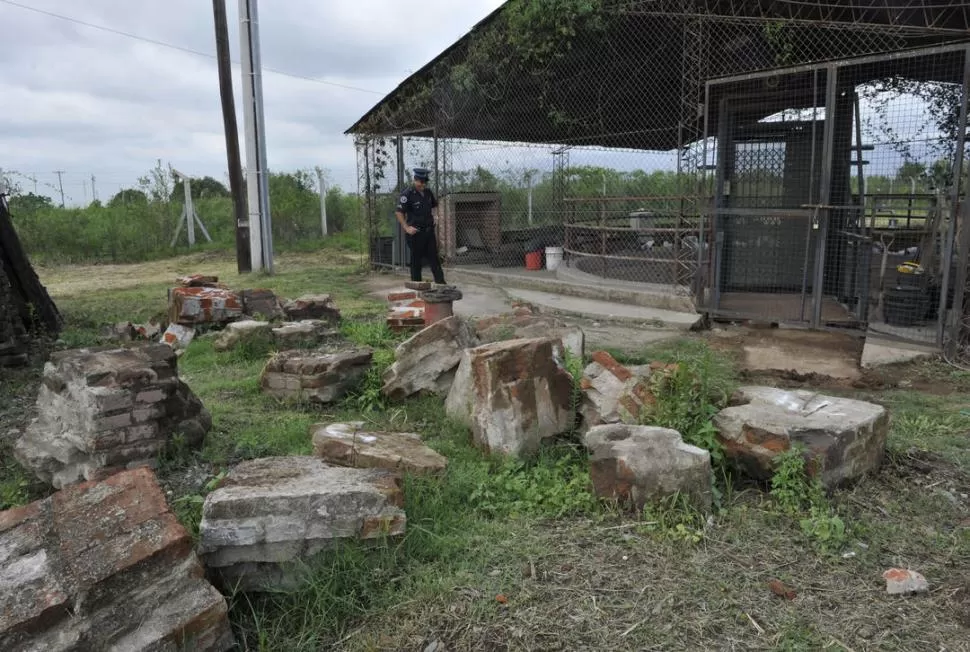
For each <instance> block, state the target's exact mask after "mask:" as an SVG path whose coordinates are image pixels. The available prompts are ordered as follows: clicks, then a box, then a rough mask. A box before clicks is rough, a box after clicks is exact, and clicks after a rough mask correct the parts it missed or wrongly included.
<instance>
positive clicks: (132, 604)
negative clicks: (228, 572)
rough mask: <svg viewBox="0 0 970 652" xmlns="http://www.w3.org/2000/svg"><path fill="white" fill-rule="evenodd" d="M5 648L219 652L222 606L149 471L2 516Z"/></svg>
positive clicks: (0, 625) (0, 600)
mask: <svg viewBox="0 0 970 652" xmlns="http://www.w3.org/2000/svg"><path fill="white" fill-rule="evenodd" d="M0 605H2V608H0V649H2V650H7V651H9V652H27V651H32V652H33V651H36V652H41V651H43V652H68V651H70V652H73V651H75V650H131V651H133V652H134V651H144V652H149V651H151V652H155V651H160V650H173V651H175V650H184V651H185V652H190V651H191V652H196V651H198V652H208V651H212V652H221V651H223V650H229V649H231V648H232V647H233V646H234V641H233V638H232V634H231V631H230V628H229V621H228V618H227V615H226V614H227V606H226V600H225V598H223V596H222V595H221V594H220V593H219V592H218V591H217V590H216V589H215V588H214V587H213V586H212V585H211V584H209V583H208V582H207V581H206V580H205V579H204V573H203V569H202V566H201V564H200V563H199V560H198V558H197V557H196V555H195V552H194V551H193V545H192V539H191V537H190V536H189V534H188V532H187V531H186V530H185V528H183V527H182V526H181V525H180V524H179V522H178V520H177V519H176V518H175V516H174V514H172V512H171V511H170V510H169V508H168V505H167V504H166V502H165V496H164V495H163V494H162V491H161V489H160V488H159V486H158V483H157V482H156V480H155V477H154V474H153V473H152V472H151V471H149V470H148V469H136V470H132V471H125V472H122V473H118V474H116V475H113V476H111V477H110V478H108V479H106V480H104V481H103V482H87V483H82V484H77V485H74V486H72V487H69V488H67V489H64V490H62V491H60V492H58V493H55V494H54V495H53V496H51V497H49V498H45V499H44V500H41V501H38V502H35V503H31V504H30V505H27V506H25V507H20V508H17V509H12V510H8V511H6V512H0Z"/></svg>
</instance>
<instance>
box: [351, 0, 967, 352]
mask: <svg viewBox="0 0 970 652" xmlns="http://www.w3.org/2000/svg"><path fill="white" fill-rule="evenodd" d="M542 4H543V3H541V2H534V1H529V0H513V1H512V2H509V3H506V5H504V6H503V7H502V8H500V9H499V10H498V11H496V12H495V13H493V14H492V15H491V16H489V17H488V18H486V19H485V20H484V21H482V22H481V23H480V24H479V25H477V26H476V27H475V28H474V29H473V30H472V31H471V32H470V33H469V34H468V35H467V36H466V37H464V38H463V39H462V40H460V41H459V42H458V43H456V44H455V45H454V46H452V47H451V48H449V49H448V50H447V51H445V52H444V53H443V54H442V55H441V56H439V58H438V59H436V60H435V61H433V62H432V63H430V64H429V65H428V66H426V67H425V68H424V69H422V70H420V71H418V72H417V73H416V74H415V75H413V76H412V77H410V78H409V79H408V80H406V81H405V82H404V83H402V84H401V86H400V87H399V88H398V89H397V90H396V91H394V93H392V94H391V95H390V96H388V97H387V98H385V100H384V101H382V102H381V103H380V104H378V105H377V106H376V107H374V109H372V110H371V111H370V112H368V113H367V114H366V115H365V116H364V117H363V118H362V119H361V120H360V121H359V122H358V123H357V124H356V125H354V126H353V127H352V128H351V130H350V131H351V132H352V133H354V134H355V135H356V138H357V143H358V153H359V158H358V164H359V170H360V188H361V192H362V194H363V195H364V196H365V198H366V202H365V211H366V216H367V224H368V229H369V233H370V241H371V260H372V262H374V263H375V264H382V265H404V264H406V262H407V255H408V252H407V249H406V247H405V246H404V241H403V237H402V235H401V233H400V232H399V230H398V229H397V228H396V226H395V223H394V219H393V205H394V201H395V198H396V197H397V194H398V192H399V191H400V190H401V188H402V187H403V186H405V185H406V184H407V183H408V182H409V177H410V170H411V168H413V167H416V166H422V167H428V168H430V169H432V170H433V171H434V177H433V180H432V189H433V190H435V191H436V193H437V195H438V196H439V198H440V202H441V211H440V216H439V238H440V241H441V245H442V246H441V251H442V254H443V256H445V257H446V258H447V261H448V262H449V264H451V265H463V266H485V267H489V268H506V269H509V270H510V271H512V270H515V269H535V268H538V267H541V266H542V258H543V256H545V258H546V263H547V265H546V267H554V266H555V265H554V264H549V263H550V262H552V263H557V262H558V261H559V260H560V257H561V258H562V263H561V265H560V266H559V267H558V269H557V270H556V271H555V274H556V275H557V276H559V277H565V278H569V279H571V280H574V281H577V282H583V281H588V282H590V283H597V284H603V283H614V284H635V285H637V286H640V287H649V288H650V289H651V290H652V291H661V292H669V293H671V294H678V295H690V296H692V297H694V298H695V299H696V303H697V306H698V308H700V309H703V310H705V311H707V312H710V313H711V314H713V315H715V316H718V315H720V316H724V317H729V318H746V319H747V318H757V319H766V320H770V321H775V322H793V323H801V324H806V325H810V326H814V327H818V328H825V327H832V328H854V329H860V330H861V329H863V328H865V327H867V326H869V325H872V327H873V328H875V329H877V330H881V331H882V332H884V333H885V334H886V335H887V336H895V337H900V338H904V339H909V340H917V341H923V342H929V343H935V344H939V343H941V342H942V340H943V328H942V325H943V321H944V319H945V314H946V310H947V307H948V306H952V305H953V303H952V302H953V299H952V297H953V291H952V288H953V287H954V286H955V283H957V282H959V279H958V278H957V277H958V276H959V275H958V274H956V273H955V271H954V266H953V265H952V264H951V261H952V260H953V257H954V254H955V252H959V251H960V249H959V248H958V247H955V246H953V245H954V235H955V233H956V231H957V229H956V219H955V216H956V214H957V208H958V205H959V202H958V201H957V200H958V198H959V197H961V196H962V192H963V191H962V188H961V186H960V179H961V178H962V177H961V175H953V174H952V173H948V171H950V170H954V169H960V168H959V167H955V166H959V165H961V163H960V161H961V160H962V143H963V133H964V132H963V131H961V130H960V129H961V123H960V117H959V113H960V111H959V107H961V106H963V105H964V104H965V100H964V97H965V82H964V71H965V68H966V60H965V59H966V57H965V56H964V50H963V48H962V46H954V45H949V44H950V43H952V42H955V41H957V40H960V39H963V38H964V37H965V34H966V29H967V27H968V26H967V24H966V20H967V17H966V15H964V13H963V12H962V10H960V8H959V7H957V5H958V4H960V3H940V2H935V3H925V2H916V0H908V1H906V2H903V1H902V0H899V1H897V2H894V3H887V4H886V6H882V4H883V3H873V2H868V1H867V2H864V3H863V2H855V1H853V0H843V1H841V2H835V1H834V0H833V1H828V2H824V1H818V2H808V1H805V2H773V3H750V2H740V1H738V2H725V1H720V2H715V1H713V0H712V1H708V2H697V1H696V0H639V1H632V0H631V1H620V0H600V1H598V2H588V1H582V2H580V1H579V0H577V1H576V2H570V1H564V2H560V3H557V11H555V12H552V11H543V8H542ZM889 4H892V5H893V6H891V7H890V6H889ZM915 49H919V54H915ZM904 52H906V53H908V54H906V55H905V56H904V55H903V54H902V53H904ZM867 56H868V57H871V58H868V59H866V58H865V57H867ZM957 267H959V265H957ZM537 273H538V272H537ZM545 273H547V274H548V273H551V272H548V271H547V272H545ZM960 287H962V286H960ZM917 293H918V295H919V300H918V301H917V300H915V299H914V297H915V296H916V295H917Z"/></svg>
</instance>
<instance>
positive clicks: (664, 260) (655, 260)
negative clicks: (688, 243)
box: [564, 249, 677, 264]
mask: <svg viewBox="0 0 970 652" xmlns="http://www.w3.org/2000/svg"><path fill="white" fill-rule="evenodd" d="M564 251H565V252H567V253H570V254H575V255H577V256H588V257H589V258H603V259H604V260H605V259H607V258H608V259H610V260H633V261H638V262H644V263H663V264H668V263H670V261H671V260H674V261H676V260H677V259H676V258H673V259H671V258H647V257H645V256H617V255H615V254H595V253H589V252H588V251H576V250H575V249H564Z"/></svg>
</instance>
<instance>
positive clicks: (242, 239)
mask: <svg viewBox="0 0 970 652" xmlns="http://www.w3.org/2000/svg"><path fill="white" fill-rule="evenodd" d="M212 15H213V19H214V22H215V28H216V61H217V62H218V64H219V99H220V100H221V102H222V124H223V127H224V130H225V132H226V163H227V164H228V165H229V192H230V193H231V194H232V208H233V217H234V218H235V222H236V271H238V272H239V273H240V274H245V273H246V272H251V271H252V270H253V264H252V252H251V251H250V250H249V215H247V213H246V195H245V188H244V186H243V177H242V162H241V161H240V158H239V126H238V125H237V124H236V99H235V97H233V94H232V61H231V60H230V58H229V19H228V18H227V17H226V0H212Z"/></svg>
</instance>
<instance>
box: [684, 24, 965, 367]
mask: <svg viewBox="0 0 970 652" xmlns="http://www.w3.org/2000/svg"><path fill="white" fill-rule="evenodd" d="M954 52H962V54H963V101H962V102H961V107H960V118H959V126H958V131H957V133H958V135H957V143H956V148H955V154H954V157H953V160H952V163H953V169H954V170H958V171H962V169H963V163H964V159H965V158H966V157H965V152H964V150H965V147H966V142H967V138H966V137H967V120H968V106H967V105H968V101H970V40H968V41H966V42H963V43H951V44H946V45H938V46H933V47H925V48H912V49H905V50H897V51H893V52H885V53H881V54H870V55H864V56H859V57H849V58H843V59H836V60H832V61H820V62H816V63H808V64H801V65H797V66H788V67H783V68H771V69H766V70H759V71H755V72H749V73H744V74H739V75H728V76H724V77H714V78H710V79H707V80H705V81H704V106H703V120H704V132H703V134H704V135H703V159H702V160H703V161H704V162H705V164H706V162H707V161H708V147H709V146H710V143H711V140H712V139H713V138H716V139H717V146H718V148H717V150H716V152H717V156H718V158H720V156H721V143H723V142H724V141H725V138H724V132H725V130H726V124H725V122H724V120H723V119H722V116H723V115H724V113H723V112H722V111H719V112H718V122H719V124H718V129H717V133H716V134H712V133H711V120H710V116H711V91H712V88H713V87H717V86H723V85H727V84H732V83H737V82H743V81H751V80H757V79H765V78H768V77H780V76H786V75H793V74H798V73H807V72H817V71H819V70H825V71H826V77H825V84H826V87H825V125H824V133H823V137H822V139H823V146H822V169H821V179H820V187H819V199H818V205H817V206H815V207H813V208H809V209H808V210H811V211H814V213H815V216H816V219H817V220H818V223H819V236H818V243H817V245H816V247H817V250H816V256H815V262H814V270H813V274H814V277H813V278H814V281H813V287H812V318H811V320H810V321H809V322H808V324H807V325H808V326H809V328H812V329H814V330H828V329H827V328H826V327H824V326H823V325H822V323H821V313H822V303H823V300H824V298H825V292H824V285H823V283H824V280H825V256H826V251H827V246H826V237H827V234H828V230H829V222H830V219H831V213H832V210H833V209H836V208H844V207H834V206H832V205H831V203H830V198H831V191H832V163H833V155H834V140H835V104H836V100H837V96H838V73H839V71H840V69H843V68H848V67H852V66H857V65H865V64H869V63H880V62H892V61H898V60H905V59H919V58H922V57H930V56H933V55H939V54H948V53H954ZM726 99H727V98H726V97H725V98H721V101H722V103H723V102H724V101H725V100H726ZM718 167H719V166H718ZM715 174H716V175H717V176H716V178H715V184H714V185H715V196H714V197H712V198H710V199H711V200H713V201H705V202H702V206H703V208H702V210H701V211H700V220H699V226H698V237H699V241H700V242H705V241H707V239H706V238H705V235H706V230H707V229H708V228H711V229H712V231H711V233H710V236H711V256H710V258H709V262H710V264H711V266H712V268H711V274H709V275H708V278H709V286H708V287H706V288H705V287H704V285H703V284H702V283H698V285H697V293H696V304H697V306H698V308H699V309H700V310H701V311H702V312H703V313H704V314H705V315H707V316H708V317H712V316H716V315H718V314H721V315H724V314H725V313H719V311H718V310H717V308H716V306H717V305H718V303H719V296H720V292H721V287H720V285H721V280H722V279H721V272H720V266H721V262H722V261H723V254H722V253H721V246H722V245H723V242H722V241H721V239H720V237H719V235H718V231H717V230H716V224H717V215H718V214H719V213H720V212H721V210H720V207H718V206H716V205H715V204H716V202H717V200H718V196H719V189H720V188H721V187H722V184H723V179H722V178H720V175H719V174H718V173H715ZM961 178H962V173H959V172H958V173H957V175H956V179H957V182H956V183H954V184H952V188H951V189H950V193H949V194H950V199H951V201H950V207H949V211H948V212H949V217H950V226H949V229H948V233H947V236H946V238H945V240H944V242H943V243H942V244H943V252H942V253H943V255H944V256H945V257H946V259H947V260H948V261H950V263H951V264H947V265H943V274H942V278H941V286H940V303H939V306H938V312H937V315H938V316H937V324H936V328H935V330H936V346H937V347H938V348H944V346H945V347H946V353H947V354H949V355H953V354H954V353H955V349H956V347H957V344H958V342H959V336H960V330H961V323H962V320H961V316H962V315H963V314H964V311H965V309H966V307H967V306H965V305H964V304H965V303H967V302H966V301H965V297H964V292H963V288H965V287H966V283H967V280H968V276H970V271H968V269H967V265H968V261H970V184H966V185H967V186H968V187H964V188H961V183H960V179H961ZM709 214H710V215H709ZM708 220H710V226H708V225H707V223H708ZM958 220H959V221H960V224H961V225H965V226H966V228H963V229H962V231H961V230H960V229H959V228H958V225H957V221H958ZM957 233H960V236H961V238H960V242H959V243H956V242H955V237H956V234H957ZM955 246H958V247H959V248H958V250H957V251H956V253H957V254H958V255H957V269H956V278H955V279H954V289H955V291H954V296H953V306H952V308H951V310H949V311H947V309H946V304H947V294H948V292H949V283H950V268H951V267H952V261H953V257H954V247H955ZM698 249H699V253H698V258H697V267H698V273H699V275H700V271H701V270H702V269H703V265H704V258H703V249H704V248H703V247H699V248H698ZM867 312H868V311H867ZM750 316H751V315H749V317H750ZM738 317H743V315H738ZM761 317H762V318H763V315H762V316H761ZM779 321H782V322H783V323H795V324H797V325H802V326H804V325H806V324H805V323H804V322H790V321H784V320H779ZM868 322H869V320H868V315H867V319H866V321H865V328H860V329H852V330H851V331H849V332H853V331H854V332H855V333H857V334H858V335H859V336H861V337H864V336H865V335H866V334H867V332H868V330H869V329H868ZM839 330H841V331H842V332H846V331H847V330H848V329H839Z"/></svg>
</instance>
